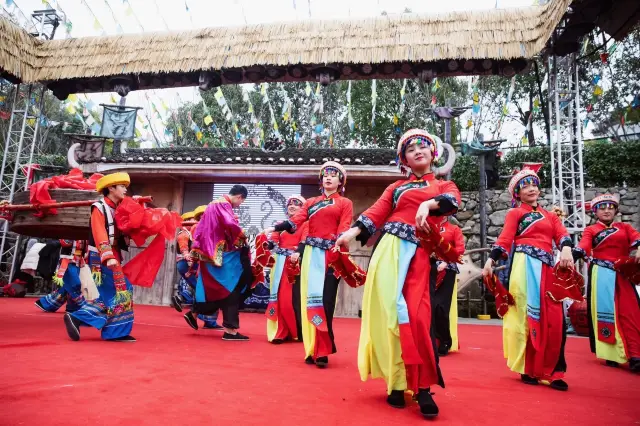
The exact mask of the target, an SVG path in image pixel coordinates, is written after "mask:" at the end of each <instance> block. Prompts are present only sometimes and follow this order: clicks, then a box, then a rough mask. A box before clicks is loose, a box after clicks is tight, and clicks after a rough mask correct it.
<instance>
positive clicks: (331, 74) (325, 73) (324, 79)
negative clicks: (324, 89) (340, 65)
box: [312, 67, 340, 86]
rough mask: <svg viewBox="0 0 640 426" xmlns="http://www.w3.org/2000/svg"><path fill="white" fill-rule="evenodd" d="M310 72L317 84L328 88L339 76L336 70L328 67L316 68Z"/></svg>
mask: <svg viewBox="0 0 640 426" xmlns="http://www.w3.org/2000/svg"><path fill="white" fill-rule="evenodd" d="M312 72H313V75H314V76H315V78H316V80H317V81H318V83H320V84H321V85H323V86H328V85H329V84H331V82H332V81H333V80H335V79H336V78H338V77H339V76H340V73H339V72H338V70H336V69H335V68H330V67H320V68H316V69H314V70H313V71H312Z"/></svg>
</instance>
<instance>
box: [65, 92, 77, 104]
mask: <svg viewBox="0 0 640 426" xmlns="http://www.w3.org/2000/svg"><path fill="white" fill-rule="evenodd" d="M67 100H68V101H69V102H73V103H76V102H78V95H76V94H73V93H72V94H70V95H69V97H68V98H67Z"/></svg>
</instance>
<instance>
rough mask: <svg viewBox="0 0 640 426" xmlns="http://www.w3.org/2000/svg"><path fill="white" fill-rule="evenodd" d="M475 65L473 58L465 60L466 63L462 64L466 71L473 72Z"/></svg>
mask: <svg viewBox="0 0 640 426" xmlns="http://www.w3.org/2000/svg"><path fill="white" fill-rule="evenodd" d="M474 67H475V63H474V62H473V61H472V60H471V59H469V60H466V61H464V65H462V69H464V72H472V71H473V68H474Z"/></svg>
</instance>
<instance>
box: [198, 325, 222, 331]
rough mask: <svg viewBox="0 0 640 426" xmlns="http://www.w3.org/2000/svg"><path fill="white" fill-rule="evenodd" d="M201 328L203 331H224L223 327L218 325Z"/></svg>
mask: <svg viewBox="0 0 640 426" xmlns="http://www.w3.org/2000/svg"><path fill="white" fill-rule="evenodd" d="M202 328H203V329H204V330H224V327H223V326H221V325H218V324H213V325H211V324H205V325H204V326H202Z"/></svg>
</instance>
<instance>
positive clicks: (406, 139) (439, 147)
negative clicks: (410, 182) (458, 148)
mask: <svg viewBox="0 0 640 426" xmlns="http://www.w3.org/2000/svg"><path fill="white" fill-rule="evenodd" d="M413 144H423V145H427V146H428V147H429V148H430V150H431V157H432V159H431V161H432V163H433V162H435V161H436V160H437V159H439V158H440V156H441V155H442V154H443V153H444V151H445V150H446V151H447V154H448V156H447V157H448V158H447V162H446V163H445V165H444V166H442V167H432V169H431V170H432V171H433V173H434V174H435V175H436V176H442V175H446V174H447V173H449V172H450V171H451V169H452V168H453V165H454V163H455V161H456V153H455V151H454V149H453V147H452V146H451V145H449V144H447V143H443V142H442V140H441V139H440V138H439V137H437V136H435V135H432V134H430V133H429V132H427V131H426V130H422V129H411V130H407V131H406V132H405V133H404V134H403V135H402V137H401V138H400V140H399V141H398V149H397V151H396V154H397V155H396V164H397V165H398V167H399V168H400V171H401V172H402V173H403V174H405V175H408V174H409V172H410V171H411V168H410V167H409V164H408V163H407V157H406V151H407V148H408V147H409V146H411V145H413Z"/></svg>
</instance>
